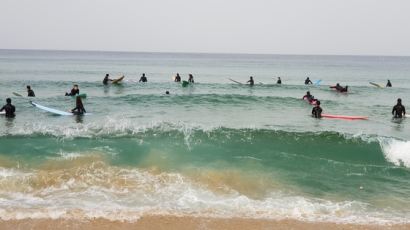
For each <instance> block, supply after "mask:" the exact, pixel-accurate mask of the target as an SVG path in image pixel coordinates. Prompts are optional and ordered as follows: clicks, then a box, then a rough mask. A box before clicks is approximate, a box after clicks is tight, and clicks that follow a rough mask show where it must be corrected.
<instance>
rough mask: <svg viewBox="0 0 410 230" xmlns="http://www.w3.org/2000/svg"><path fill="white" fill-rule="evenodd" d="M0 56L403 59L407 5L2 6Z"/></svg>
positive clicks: (154, 2)
mask: <svg viewBox="0 0 410 230" xmlns="http://www.w3.org/2000/svg"><path fill="white" fill-rule="evenodd" d="M0 49H51V50H53V49H56V50H100V51H140V52H204V53H263V54H264V53H267V54H335V55H399V56H409V55H410V1H408V0H281V1H279V0H247V1H245V0H202V1H199V0H1V2H0Z"/></svg>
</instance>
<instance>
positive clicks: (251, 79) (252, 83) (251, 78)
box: [246, 76, 255, 86]
mask: <svg viewBox="0 0 410 230" xmlns="http://www.w3.org/2000/svg"><path fill="white" fill-rule="evenodd" d="M246 83H249V85H250V86H253V85H254V84H255V82H254V81H253V77H252V76H251V77H250V79H249V81H247V82H246Z"/></svg>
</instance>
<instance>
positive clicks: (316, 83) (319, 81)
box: [313, 80, 322, 86]
mask: <svg viewBox="0 0 410 230" xmlns="http://www.w3.org/2000/svg"><path fill="white" fill-rule="evenodd" d="M321 82H322V80H317V81H315V83H313V85H315V86H319V85H320V83H321Z"/></svg>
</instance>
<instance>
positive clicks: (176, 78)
mask: <svg viewBox="0 0 410 230" xmlns="http://www.w3.org/2000/svg"><path fill="white" fill-rule="evenodd" d="M174 81H175V82H181V76H179V73H177V75H176V76H175V80H174Z"/></svg>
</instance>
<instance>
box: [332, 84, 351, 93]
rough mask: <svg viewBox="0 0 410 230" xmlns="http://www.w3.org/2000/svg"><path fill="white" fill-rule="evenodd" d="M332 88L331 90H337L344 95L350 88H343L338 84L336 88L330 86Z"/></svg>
mask: <svg viewBox="0 0 410 230" xmlns="http://www.w3.org/2000/svg"><path fill="white" fill-rule="evenodd" d="M330 88H331V89H335V90H337V91H339V92H341V93H343V92H347V90H348V88H349V86H346V87H343V86H341V85H340V84H339V83H337V84H336V85H335V86H330Z"/></svg>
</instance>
